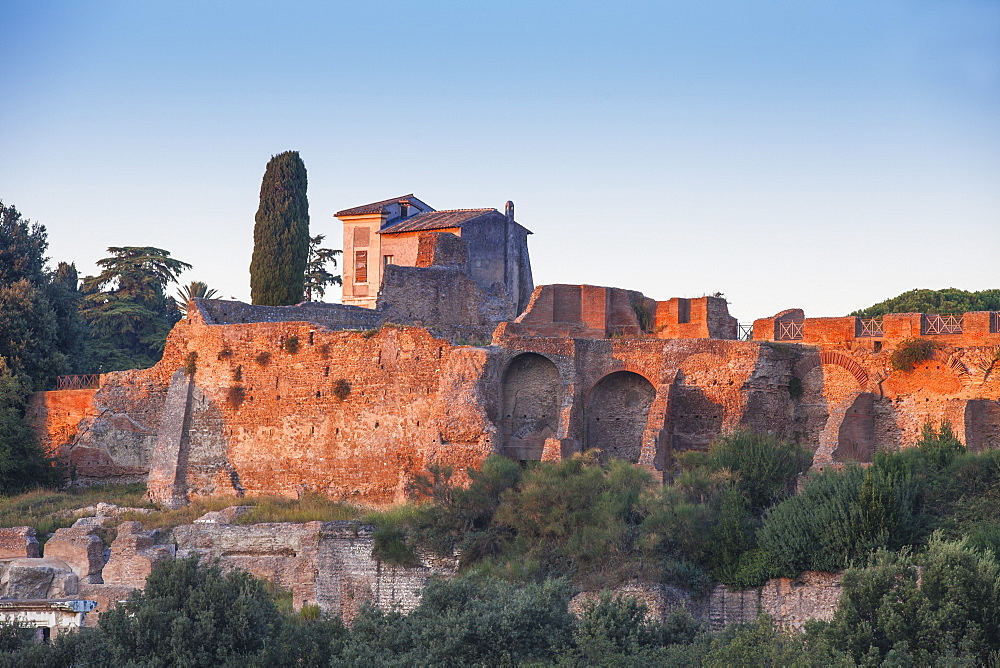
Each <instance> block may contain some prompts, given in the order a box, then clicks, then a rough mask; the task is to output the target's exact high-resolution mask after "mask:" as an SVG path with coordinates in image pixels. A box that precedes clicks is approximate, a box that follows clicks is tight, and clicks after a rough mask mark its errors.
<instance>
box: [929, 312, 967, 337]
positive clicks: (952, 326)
mask: <svg viewBox="0 0 1000 668" xmlns="http://www.w3.org/2000/svg"><path fill="white" fill-rule="evenodd" d="M963 317H964V316H960V315H928V314H926V313H925V314H923V315H921V316H920V333H921V334H961V333H962V318H963Z"/></svg>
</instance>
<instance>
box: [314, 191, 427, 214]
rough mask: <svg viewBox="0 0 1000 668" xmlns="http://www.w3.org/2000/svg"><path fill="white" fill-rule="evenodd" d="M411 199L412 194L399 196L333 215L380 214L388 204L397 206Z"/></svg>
mask: <svg viewBox="0 0 1000 668" xmlns="http://www.w3.org/2000/svg"><path fill="white" fill-rule="evenodd" d="M411 198H413V193H410V194H409V195H400V196H399V197H390V198H389V199H384V200H382V201H381V202H372V203H371V204H362V205H361V206H356V207H353V208H350V209H344V210H343V211H338V212H337V213H335V214H333V215H334V216H335V217H340V216H360V215H362V214H366V213H381V212H382V209H384V208H385V207H386V206H388V205H390V204H397V203H399V202H402V201H404V200H408V199H411Z"/></svg>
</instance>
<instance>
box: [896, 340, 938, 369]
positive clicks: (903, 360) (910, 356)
mask: <svg viewBox="0 0 1000 668" xmlns="http://www.w3.org/2000/svg"><path fill="white" fill-rule="evenodd" d="M934 349H935V345H934V342H933V341H928V340H927V339H905V340H903V341H900V343H899V345H898V346H896V349H895V350H893V351H892V357H891V358H890V360H889V361H890V363H891V364H892V368H893V369H895V370H896V371H909V370H910V369H912V368H913V365H914V364H916V363H917V362H923V361H924V360H928V359H930V358H931V355H933V354H934Z"/></svg>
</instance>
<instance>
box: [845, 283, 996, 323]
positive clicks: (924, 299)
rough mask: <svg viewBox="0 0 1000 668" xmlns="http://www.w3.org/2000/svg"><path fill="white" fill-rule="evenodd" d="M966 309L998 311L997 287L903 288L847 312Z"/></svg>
mask: <svg viewBox="0 0 1000 668" xmlns="http://www.w3.org/2000/svg"><path fill="white" fill-rule="evenodd" d="M968 311H1000V290H996V289H995V290H980V291H978V292H968V291H966V290H959V289H958V288H945V289H943V290H927V289H916V290H909V291H907V292H904V293H903V294H901V295H897V296H896V297H893V298H891V299H886V300H885V301H884V302H879V303H878V304H875V305H873V306H869V307H868V308H863V309H858V310H857V311H853V312H852V313H850V314H849V315H853V316H857V317H859V318H875V317H878V316H880V315H885V314H886V313H938V314H941V315H958V314H961V313H966V312H968Z"/></svg>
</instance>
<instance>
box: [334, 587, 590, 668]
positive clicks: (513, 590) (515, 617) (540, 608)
mask: <svg viewBox="0 0 1000 668" xmlns="http://www.w3.org/2000/svg"><path fill="white" fill-rule="evenodd" d="M570 595H571V591H570V588H569V586H568V584H567V583H566V582H565V581H563V580H546V581H544V582H541V583H538V584H526V585H517V584H512V583H508V582H504V581H502V580H498V579H495V578H482V577H477V576H465V577H460V578H456V579H452V580H434V581H432V582H431V583H430V584H429V585H428V586H427V588H426V589H425V590H424V593H423V597H422V598H421V600H420V605H418V606H417V608H416V609H415V610H414V611H413V612H411V613H410V614H409V615H405V616H404V615H401V614H399V613H396V612H382V611H380V610H376V609H374V608H366V609H364V610H362V612H361V613H360V614H359V615H358V616H357V617H356V618H355V619H354V623H353V625H352V627H351V633H350V637H349V640H348V641H347V643H346V645H345V647H344V648H343V651H342V653H341V655H340V656H339V657H338V659H339V661H340V663H339V664H338V665H371V666H431V665H433V666H475V665H488V666H500V665H503V666H510V665H519V664H523V663H531V662H548V661H551V660H553V659H554V658H555V656H556V652H557V650H558V649H560V648H561V647H563V646H565V645H567V644H568V643H569V642H570V639H571V638H572V632H573V626H574V618H573V616H572V615H571V614H570V613H569V611H568V610H567V604H568V602H569V598H570Z"/></svg>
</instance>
